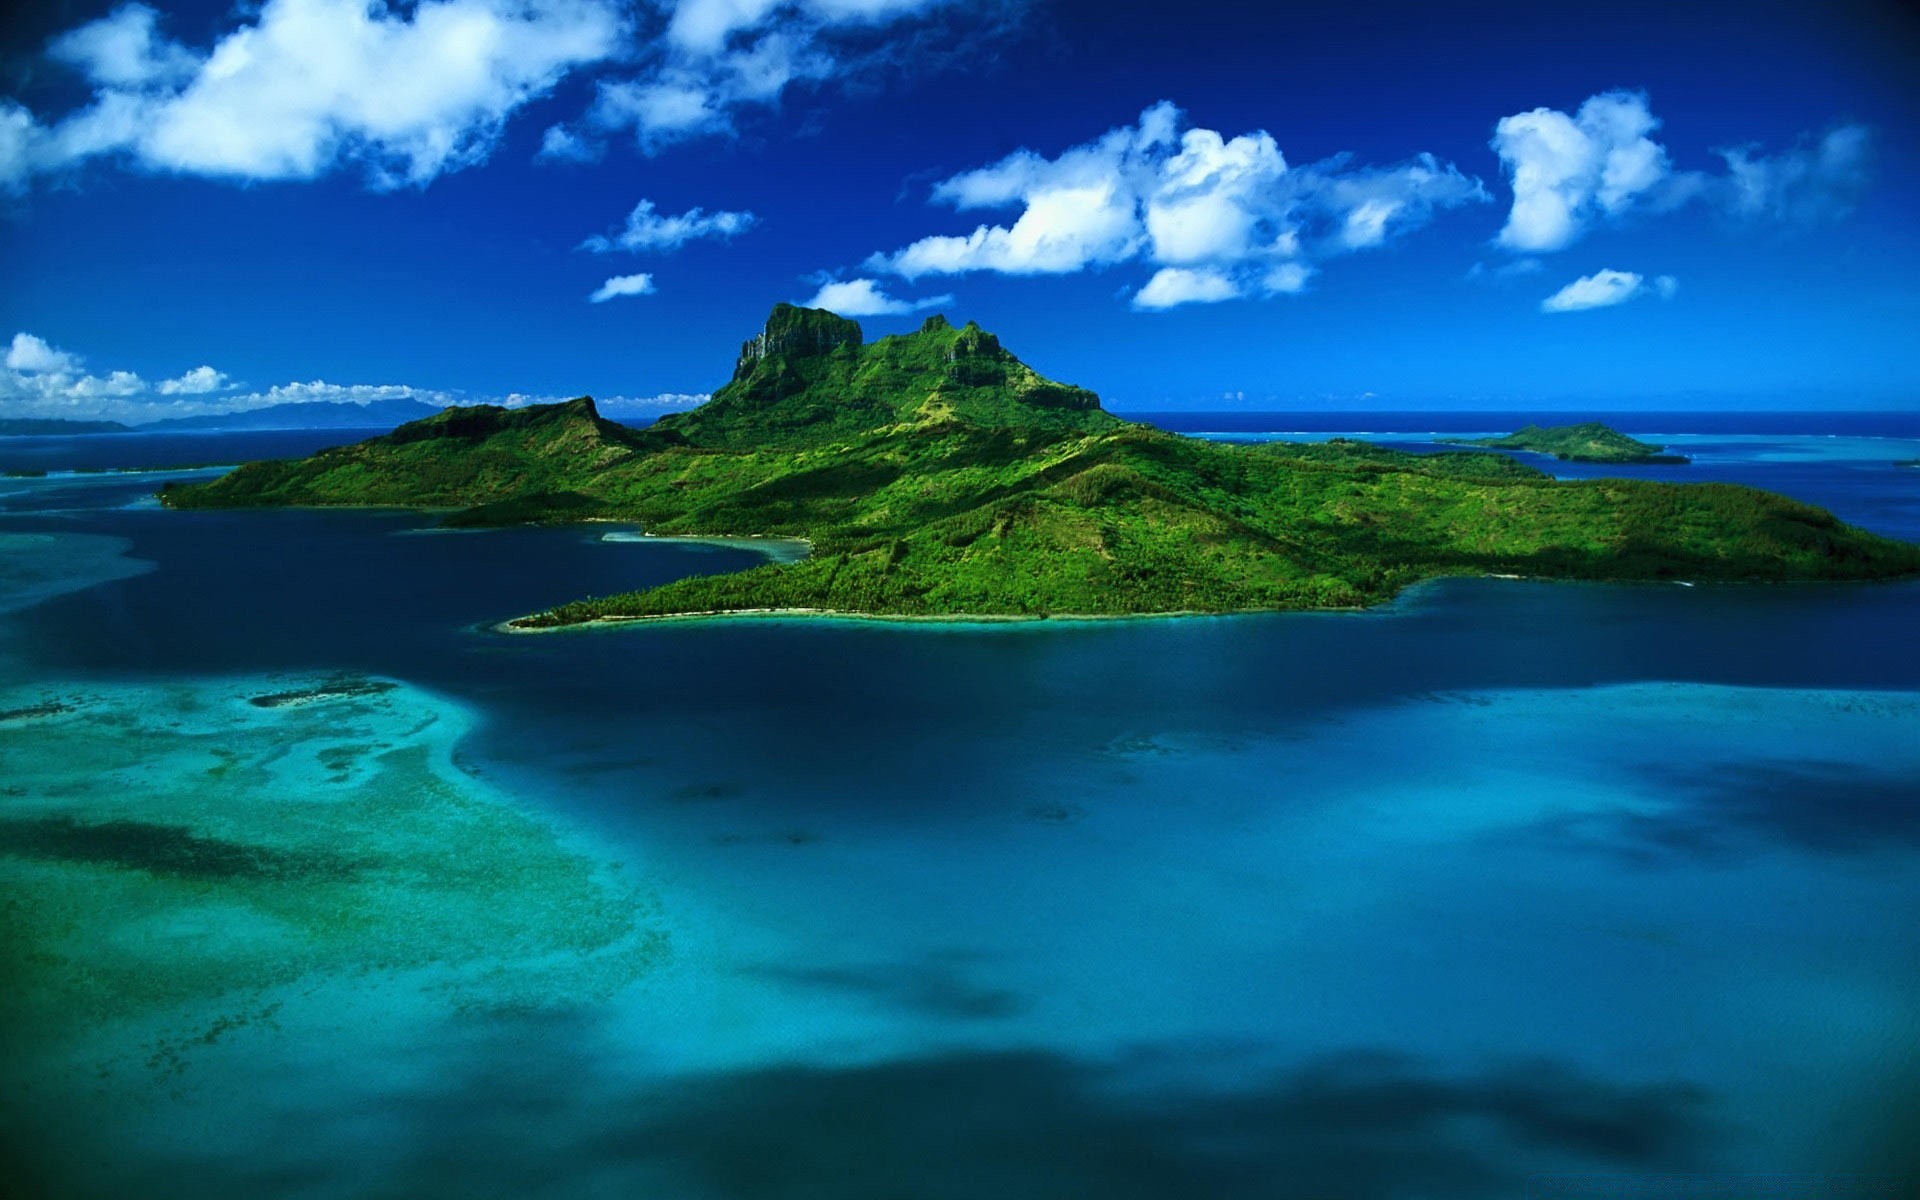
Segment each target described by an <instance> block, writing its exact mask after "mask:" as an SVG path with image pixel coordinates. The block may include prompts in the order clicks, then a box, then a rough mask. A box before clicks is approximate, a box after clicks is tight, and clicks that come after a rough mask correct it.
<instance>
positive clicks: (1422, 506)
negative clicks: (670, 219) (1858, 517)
mask: <svg viewBox="0 0 1920 1200" xmlns="http://www.w3.org/2000/svg"><path fill="white" fill-rule="evenodd" d="M160 499H161V501H162V502H163V503H164V504H166V505H167V506H168V507H171V508H175V509H195V508H239V507H262V506H293V505H358V506H388V507H407V508H419V509H434V510H444V511H445V512H446V515H445V516H444V518H443V520H444V523H445V524H448V525H453V526H487V525H505V524H516V523H524V522H571V521H582V520H620V521H631V522H636V523H638V524H639V525H641V526H642V527H643V528H644V529H645V530H646V531H647V532H649V533H652V534H666V535H682V536H696V535H704V536H736V537H778V538H799V539H805V540H807V541H808V542H809V543H810V544H811V546H812V553H811V554H810V555H809V556H807V557H806V558H804V559H801V560H799V561H792V562H784V563H769V564H767V565H765V566H761V567H756V568H754V569H752V570H747V571H742V572H739V573H737V574H731V575H718V576H705V577H700V578H691V579H682V580H678V581H676V582H673V583H668V584H665V585H662V586H660V587H654V588H648V589H645V590H642V591H637V592H630V593H627V594H624V595H618V596H609V597H598V598H590V599H582V600H577V601H574V602H572V603H568V604H562V605H560V606H559V607H557V608H554V609H552V610H550V611H547V612H544V613H539V614H535V615H532V616H527V617H522V618H519V619H517V620H516V621H514V622H512V623H511V624H512V625H513V626H514V627H516V628H523V629H526V628H548V627H553V626H561V625H572V624H579V623H582V622H588V621H595V620H611V619H629V618H639V617H664V616H686V615H707V614H723V613H756V612H758V613H765V612H796V611H797V612H818V613H840V614H862V615H872V616H884V617H920V618H943V617H944V618H987V617H1042V616H1065V615H1084V616H1118V615H1132V614H1154V613H1219V612H1238V611H1247V610H1271V609H1330V608H1354V607H1360V606H1363V605H1367V604H1372V603H1375V602H1378V601H1381V600H1384V599H1387V598H1389V597H1391V596H1393V595H1394V594H1395V593H1396V592H1398V591H1399V590H1400V589H1401V588H1404V587H1406V586H1407V585H1409V584H1411V583H1414V582H1417V581H1419V580H1423V579H1430V578H1433V577H1436V576H1443V575H1486V574H1503V575H1525V576H1534V577H1541V578H1554V579H1591V580H1659V579H1680V580H1840V579H1849V580H1859V579H1879V578H1890V577H1896V576H1908V575H1914V574H1920V546H1914V545H1909V544H1906V543H1903V542H1897V541H1893V540H1890V539H1887V538H1882V537H1878V536H1876V535H1874V534H1870V533H1867V532H1865V531H1862V530H1859V529H1855V528H1852V527H1850V526H1848V525H1845V524H1842V523H1841V522H1840V521H1839V520H1838V519H1836V518H1835V517H1834V516H1833V515H1832V514H1830V513H1827V512H1825V511H1823V510H1821V509H1818V508H1814V507H1812V506H1810V505H1806V504H1801V503H1798V502H1796V501H1793V500H1789V499H1787V498H1785V497H1782V496H1777V495H1773V494H1771V493H1768V492H1762V491H1758V490H1755V489H1752V488H1745V487H1736V486H1731V485H1726V484H1673V483H1661V482H1652V481H1646V480H1618V479H1614V480H1593V481H1565V480H1555V479H1553V478H1551V477H1550V476H1548V475H1546V474H1545V473H1544V472H1541V471H1538V470H1535V469H1534V468H1532V467H1528V466H1526V465H1524V464H1522V463H1520V462H1518V461H1516V460H1514V459H1512V458H1510V457H1508V456H1506V455H1498V454H1486V453H1483V452H1479V451H1456V452H1442V453H1438V454H1425V455H1420V454H1410V453H1404V452H1400V451H1394V450H1388V449H1383V448H1381V447H1378V446H1373V445H1370V444H1367V443H1364V442H1351V441H1338V442H1327V443H1319V444H1312V443H1304V444H1303V443H1271V444H1265V445H1229V444H1224V443H1217V442H1209V441H1203V440H1198V439H1194V438H1188V437H1182V436H1180V435H1177V434H1172V433H1167V432H1165V431H1162V430H1159V429H1155V428H1152V427H1150V426H1145V425H1135V424H1131V423H1128V422H1126V421H1123V420H1121V419H1120V418H1118V417H1115V416H1113V415H1112V414H1110V413H1108V412H1106V411H1105V410H1103V409H1102V408H1101V407H1100V402H1099V398H1098V397H1096V396H1095V395H1094V394H1093V393H1092V392H1089V391H1086V390H1085V389H1083V388H1077V387H1071V386H1068V385H1065V384H1060V383H1056V382H1053V381H1052V380H1049V379H1046V378H1044V377H1042V376H1041V375H1039V374H1038V373H1037V372H1035V371H1034V370H1033V369H1032V368H1030V367H1028V366H1027V365H1026V364H1025V363H1023V362H1021V361H1020V360H1019V359H1018V358H1016V357H1014V355H1012V354H1011V353H1009V352H1008V351H1007V350H1006V349H1004V348H1003V347H1002V346H1001V345H1000V343H999V341H998V339H996V338H995V337H994V336H993V335H992V334H990V333H987V332H986V331H984V330H982V329H980V328H979V327H978V326H976V325H973V324H971V323H969V324H968V325H966V326H965V327H964V328H960V329H955V328H954V327H953V326H952V325H950V324H949V323H948V322H947V321H946V320H945V319H944V318H941V317H933V318H931V319H929V320H928V321H927V322H926V323H925V324H924V325H922V326H921V327H920V329H919V330H918V331H917V332H914V333H911V334H906V335H901V336H894V337H886V338H882V339H880V340H879V341H877V342H873V343H867V342H865V341H864V339H863V336H862V332H861V329H860V326H859V325H857V324H855V323H854V322H852V321H849V320H845V319H843V318H841V317H839V316H836V315H834V314H833V313H830V312H826V311H822V310H816V309H802V308H795V307H793V306H790V305H784V304H783V305H780V306H778V307H776V308H775V309H774V310H773V313H772V315H771V316H770V317H769V319H768V321H767V323H766V327H765V328H764V330H763V331H762V332H761V333H759V334H758V335H757V336H755V337H754V338H752V339H751V340H749V341H748V342H747V343H746V344H745V346H744V347H742V350H741V353H740V357H739V360H738V362H737V364H736V366H735V370H734V374H733V378H732V380H731V381H730V382H729V383H728V384H727V385H726V386H725V387H723V388H721V389H720V390H719V391H718V392H716V393H714V396H713V399H712V400H711V401H709V402H708V403H707V404H705V405H703V406H702V407H700V408H698V409H695V410H693V411H691V412H686V413H678V414H674V415H672V416H667V417H663V418H661V419H660V420H659V421H658V422H656V423H655V424H654V425H652V426H651V427H649V428H647V429H644V430H636V429H632V428H629V427H626V426H623V425H618V424H615V423H614V422H611V421H608V420H605V419H604V418H602V417H601V416H600V415H599V413H598V412H597V411H596V409H595V407H594V404H593V401H592V400H591V399H589V398H586V397H582V398H580V399H577V400H572V401H567V402H565V403H560V404H550V405H538V406H530V407H526V408H519V409H507V408H501V407H495V406H486V405H482V406H476V407H466V408H450V409H447V410H445V411H442V412H439V413H436V414H435V415H433V416H431V417H428V418H426V419H425V420H421V421H416V422H413V423H412V424H409V425H405V426H402V427H401V428H399V429H397V430H395V431H394V432H393V433H391V434H388V435H386V436H383V437H377V438H373V439H370V440H368V441H364V442H360V443H358V444H355V445H351V446H344V447H339V448H336V449H331V450H325V451H322V452H320V453H319V454H315V455H313V456H312V457H310V458H304V459H299V460H289V461H272V462H257V463H251V464H248V465H247V466H244V467H241V468H240V469H238V470H236V471H233V472H232V473H230V474H228V475H225V476H222V477H221V478H218V479H215V480H211V481H208V482H204V483H193V484H178V483H176V484H170V485H168V486H167V487H166V488H164V489H163V490H162V491H161V492H160Z"/></svg>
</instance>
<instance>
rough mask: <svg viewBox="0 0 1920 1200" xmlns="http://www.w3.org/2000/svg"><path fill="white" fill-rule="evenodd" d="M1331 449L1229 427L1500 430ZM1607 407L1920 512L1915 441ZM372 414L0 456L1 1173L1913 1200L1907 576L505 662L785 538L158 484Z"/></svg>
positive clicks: (434, 1183)
mask: <svg viewBox="0 0 1920 1200" xmlns="http://www.w3.org/2000/svg"><path fill="white" fill-rule="evenodd" d="M1583 415H1584V414H1583ZM1490 421H1491V422H1493V423H1490ZM1169 423H1173V422H1169ZM1328 423H1329V422H1326V421H1324V420H1319V419H1308V418H1300V417H1295V416H1291V415H1287V414H1260V415H1255V416H1249V415H1248V414H1237V415H1236V419H1235V420H1234V421H1233V422H1222V421H1218V420H1216V421H1213V422H1211V423H1202V424H1199V425H1197V426H1194V427H1191V428H1190V429H1189V431H1190V432H1196V433H1202V434H1207V435H1210V436H1221V437H1229V438H1238V439H1258V438H1262V437H1325V436H1330V435H1335V434H1340V433H1351V434H1356V435H1357V434H1360V433H1363V432H1364V433H1366V434H1367V436H1369V437H1371V438H1372V439H1373V440H1377V441H1381V442H1385V443H1387V444H1391V445H1400V446H1405V447H1406V448H1410V449H1416V450H1421V451H1428V450H1432V449H1434V448H1435V446H1434V438H1435V437H1437V436H1449V435H1470V434H1481V433H1496V432H1505V431H1506V430H1505V428H1503V424H1504V425H1506V426H1510V425H1511V424H1512V422H1511V420H1510V419H1507V418H1498V417H1496V418H1488V417H1487V416H1486V415H1485V414H1436V413H1421V414H1417V415H1411V416H1410V417H1409V418H1407V419H1400V420H1386V419H1383V418H1381V417H1378V416H1376V417H1370V418H1368V419H1367V420H1366V421H1365V422H1364V423H1365V424H1366V425H1368V426H1369V427H1370V430H1366V431H1361V430H1350V431H1342V430H1337V429H1328V428H1318V427H1317V426H1321V425H1325V424H1328ZM1188 424H1189V425H1190V426H1192V425H1193V422H1191V421H1190V422H1188ZM1623 425H1624V427H1625V428H1627V430H1628V431H1629V432H1633V433H1635V434H1636V435H1639V436H1649V437H1651V438H1652V440H1656V441H1661V442H1663V443H1666V444H1669V445H1671V446H1672V447H1673V448H1674V449H1675V450H1676V451H1678V452H1680V453H1685V454H1688V455H1691V456H1693V458H1694V462H1693V463H1692V464H1691V465H1689V466H1685V467H1664V468H1652V467H1647V468H1632V469H1624V470H1623V469H1618V468H1615V469H1611V470H1607V471H1602V472H1595V471H1592V470H1589V469H1587V468H1580V467H1573V466H1569V465H1566V464H1557V463H1552V462H1550V461H1545V460H1538V459H1535V458H1532V457H1530V456H1523V457H1526V458H1527V461H1530V462H1535V463H1536V465H1540V466H1542V467H1543V469H1548V470H1551V471H1553V472H1555V473H1556V474H1560V475H1569V476H1571V475H1580V476H1585V475H1590V474H1595V473H1601V474H1635V475H1640V474H1657V475H1658V477H1661V478H1674V479H1681V480H1717V481H1723V482H1738V483H1748V484H1753V485H1756V486H1761V487H1767V488H1771V489H1774V490H1777V491H1781V492H1784V493H1786V494H1788V495H1791V496H1794V497H1796V498H1799V499H1803V500H1806V501H1809V502H1812V503H1815V504H1820V505H1823V506H1826V507H1829V508H1831V509H1833V510H1834V511H1835V512H1836V513H1838V514H1840V515H1841V516H1842V517H1843V518H1845V519H1847V520H1849V521H1851V522H1854V523H1856V524H1859V525H1862V526H1864V527H1866V528H1869V529H1872V530H1875V531H1877V532H1880V533H1883V534H1887V535H1889V536H1894V537H1900V538H1907V539H1913V540H1920V470H1916V469H1913V468H1906V467H1898V466H1896V465H1895V464H1896V463H1898V462H1900V461H1903V460H1910V459H1915V458H1920V424H1916V423H1915V422H1914V421H1913V420H1911V419H1910V418H1906V417H1903V416H1899V415H1882V416H1881V417H1879V418H1874V419H1866V418H1860V419H1855V418H1852V417H1847V416H1841V417H1836V418H1831V419H1829V420H1827V421H1825V422H1824V423H1823V422H1822V420H1821V418H1820V416H1819V415H1818V414H1813V415H1801V416H1799V417H1795V418H1794V419H1793V420H1792V421H1786V420H1783V419H1781V418H1778V417H1776V418H1773V419H1771V420H1770V421H1769V420H1768V419H1765V418H1760V419H1755V420H1754V421H1750V422H1747V423H1745V424H1743V423H1742V422H1740V421H1739V420H1735V419H1733V418H1728V417H1725V416H1724V415H1720V416H1717V417H1714V418H1710V419H1709V418H1700V417H1698V416H1697V415H1696V416H1689V415H1687V414H1651V415H1646V414H1641V415H1638V416H1636V417H1635V418H1633V419H1632V420H1629V421H1625V422H1623ZM1223 426H1224V427H1223ZM1253 426H1259V427H1257V428H1256V427H1253ZM1655 435H1657V436H1655ZM353 436H355V435H353V434H342V433H341V432H340V431H321V432H315V433H312V434H295V433H278V434H246V435H215V434H201V435H193V436H191V437H182V436H174V437H171V438H152V437H147V438H143V437H142V436H141V435H115V436H111V437H74V438H18V439H0V471H7V470H16V471H46V472H47V474H46V475H44V476H34V477H11V478H0V805H4V806H5V808H4V809H0V882H4V884H5V886H6V889H7V891H6V893H5V894H6V895H8V896H9V897H10V899H9V900H8V901H7V902H6V903H7V906H6V908H5V909H4V919H5V920H6V921H7V922H8V923H9V925H10V926H11V927H10V928H0V966H4V968H5V969H6V970H7V971H8V972H10V973H12V974H15V975H16V976H17V978H16V979H15V980H13V981H10V982H11V986H13V987H14V988H16V989H18V991H19V994H20V995H22V996H25V997H26V999H25V1000H23V1001H21V1002H20V1004H21V1006H22V1007H21V1008H20V1011H22V1012H25V1013H27V1014H29V1015H30V1017H31V1023H30V1024H25V1025H21V1026H20V1027H18V1028H16V1029H15V1031H14V1032H13V1033H12V1034H11V1035H10V1039H11V1050H10V1052H9V1053H6V1054H0V1060H5V1059H8V1058H10V1059H11V1062H10V1063H9V1064H8V1065H4V1066H0V1122H4V1125H3V1126H0V1152H3V1153H4V1154H6V1155H7V1156H8V1157H9V1158H11V1159H12V1160H13V1162H12V1165H11V1167H10V1176H9V1177H10V1178H12V1179H14V1180H16V1181H18V1182H19V1186H24V1187H28V1188H30V1189H35V1190H37V1191H38V1192H40V1193H44V1194H48V1195H79V1196H133V1195H138V1196H142V1197H171V1196H180V1197H196V1198H200V1197H208V1198H219V1197H240V1196H296V1197H361V1196H380V1197H388V1196H393V1197H399V1196H409V1197H412V1196H425V1195H449V1196H462V1197H468V1196H532V1195H540V1196H556V1197H630V1196H647V1197H675V1198H677V1197H688V1198H707V1197H714V1198H719V1197H728V1198H732V1197H742V1198H749V1197H775V1198H782V1200H785V1198H789V1197H793V1198H797V1197H850V1198H873V1200H880V1198H882V1197H954V1198H960V1197H967V1198H984V1197H1118V1198H1129V1197H1183V1198H1184V1197H1194V1196H1206V1197H1243V1196H1244V1197H1302V1198H1318V1200H1324V1198H1337V1197H1360V1198H1381V1200H1385V1198H1389V1197H1393V1198H1411V1197H1432V1198H1447V1200H1452V1198H1455V1197H1458V1198H1461V1200H1466V1198H1475V1200H1485V1198H1489V1197H1503V1196H1511V1197H1516V1198H1518V1197H1528V1196H1536V1195H1541V1196H1544V1195H1555V1196H1576V1195H1578V1196H1602V1195H1605V1196H1622V1195H1634V1196H1640V1195H1646V1196H1652V1195H1655V1194H1659V1195H1673V1194H1688V1195H1715V1196H1726V1197H1735V1196H1748V1195H1754V1196H1759V1195H1765V1196H1768V1197H1780V1196H1792V1197H1800V1196H1808V1197H1811V1196H1822V1197H1826V1196H1841V1195H1846V1196H1854V1195H1861V1196H1865V1195H1873V1196H1895V1195H1910V1194H1912V1180H1913V1179H1914V1178H1915V1177H1920V1153H1916V1149H1915V1147H1916V1146H1920V920H1917V919H1916V916H1917V915H1920V584H1915V583H1900V584H1886V585H1859V586H1855V585H1832V586H1780V587H1741V586H1712V585H1707V584H1702V585H1700V586H1697V587H1695V586H1679V585H1641V586H1597V585H1575V584H1564V585H1556V584H1546V583H1535V582H1521V581H1509V580H1450V581H1443V582H1439V583H1435V584H1432V585H1427V586H1422V587H1419V588H1415V589H1413V590H1412V591H1410V592H1409V593H1407V594H1406V595H1405V596H1403V597H1402V598H1401V599H1400V600H1399V601H1397V602H1396V603H1394V604H1392V605H1390V606H1387V607H1384V608H1381V609H1378V610H1374V611H1370V612H1365V613H1357V614H1295V615H1266V616H1244V617H1223V618H1183V619H1171V620H1140V621H1120V622H1085V623H1063V622H1038V623H1030V624H1021V625H1011V626H1009V625H979V626H972V625H938V626H908V625H894V624H885V623H873V622H851V621H832V620H815V619H790V618H789V619H763V620H744V621H742V620H736V621H724V620H723V621H709V622H689V623H670V624H663V625H658V626H649V627H644V628H621V629H612V630H597V631H591V632H575V633H567V634H547V635H511V634H505V633H501V632H498V631H497V630H496V629H495V628H494V625H495V623H496V622H498V621H499V620H501V619H502V618H505V617H509V616H513V615H516V614H519V613H523V612H527V611H531V610H535V609H539V608H544V607H547V606H549V605H551V604H554V603H556V602H559V601H563V600H567V599H571V598H576V597H579V596H583V595H592V594H605V593H609V592H613V591H618V590H626V589H629V588H633V587H638V586H643V585H646V584H650V583H656V582H661V581H665V580H668V579H672V578H676V577H680V576H684V575H687V574H691V573H696V572H715V571H730V570H738V569H742V568H744V567H747V566H750V565H753V564H755V563H757V562H759V561H762V560H761V558H760V556H759V555H758V554H757V553H755V552H753V551H751V550H748V549H743V548H740V547H733V546H714V545H698V544H675V543H655V542H649V541H645V540H635V539H634V538H632V537H631V536H630V535H631V533H632V531H631V530H626V529H621V528H615V527H609V526H588V527H580V528H569V529H536V528H520V529H509V530H499V531H490V532H460V533H450V532H449V533H442V532H436V531H433V530H432V529H431V527H430V525H431V523H430V521H428V520H426V519H424V518H422V517H419V516H416V515H410V514H403V513H391V512H361V511H342V512H310V511H292V512H187V513H176V512H168V511H165V510H162V509H160V508H158V507H157V505H155V504H154V502H153V501H152V500H151V499H150V496H151V493H152V492H153V490H154V489H155V488H156V487H157V486H159V484H160V483H162V482H164V481H165V480H167V479H179V478H197V477H204V475H206V474H208V473H210V472H212V471H215V470H218V469H219V468H218V467H217V466H215V467H208V466H207V465H206V464H218V463H223V462H233V461H239V460H242V459H245V458H249V457H256V456H259V455H262V454H293V453H305V452H308V451H310V450H312V449H315V448H317V447H319V446H321V445H326V444H332V443H334V442H338V441H341V440H351V439H352V437H353ZM174 465H181V466H188V467H196V468H200V469H199V470H197V471H184V472H182V471H167V470H149V471H144V472H136V471H126V470H111V471H109V470H108V469H113V468H166V467H169V466H174ZM75 468H86V469H88V472H96V473H76V472H75V470H74V469H75ZM97 472H106V473H97ZM116 972H118V973H116ZM5 982H9V981H0V983H5ZM40 999H45V1000H46V1002H45V1003H40V1002H39V1001H40ZM36 1005H37V1006H36ZM22 1030H25V1032H22ZM8 1048H9V1043H8V1042H6V1041H0V1051H8ZM1762 1177H1764V1178H1762ZM1903 1180H1904V1181H1905V1182H1902V1181H1903ZM1709 1187H1718V1188H1719V1189H1720V1190H1717V1191H1713V1190H1700V1189H1705V1188H1709ZM1687 1188H1692V1189H1694V1190H1690V1191H1689V1190H1685V1189H1687ZM1635 1189H1638V1190H1635ZM1676 1189H1680V1190H1676ZM28 1194H34V1193H33V1191H29V1192H28Z"/></svg>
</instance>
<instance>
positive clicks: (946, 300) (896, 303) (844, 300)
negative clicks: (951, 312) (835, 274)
mask: <svg viewBox="0 0 1920 1200" xmlns="http://www.w3.org/2000/svg"><path fill="white" fill-rule="evenodd" d="M951 303H953V297H952V296H951V295H945V296H928V297H925V298H924V299H920V300H901V299H898V298H896V297H893V296H889V295H887V294H886V293H885V292H883V291H881V290H880V285H879V283H878V282H877V281H876V280H872V279H844V280H837V281H835V280H829V281H827V282H824V283H822V284H821V285H820V290H819V291H817V292H815V293H814V294H813V299H811V300H808V301H806V302H805V305H804V306H805V307H807V308H824V309H826V310H827V311H829V312H836V313H839V314H840V315H841V316H843V317H880V316H895V315H898V314H901V313H910V312H918V311H920V310H921V309H923V308H937V307H938V306H940V305H942V304H951Z"/></svg>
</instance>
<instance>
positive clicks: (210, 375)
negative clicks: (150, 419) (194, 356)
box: [156, 367, 228, 396]
mask: <svg viewBox="0 0 1920 1200" xmlns="http://www.w3.org/2000/svg"><path fill="white" fill-rule="evenodd" d="M227 382H228V381H227V376H226V372H224V371H216V370H214V369H213V368H212V367H195V368H194V369H193V370H191V371H188V372H187V373H186V374H184V375H182V376H180V377H179V378H178V379H163V380H161V381H160V386H159V387H158V389H156V390H158V391H159V393H160V394H161V395H162V396H204V395H206V394H207V393H208V392H217V391H220V390H221V389H222V388H224V387H226V386H227Z"/></svg>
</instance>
